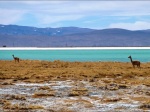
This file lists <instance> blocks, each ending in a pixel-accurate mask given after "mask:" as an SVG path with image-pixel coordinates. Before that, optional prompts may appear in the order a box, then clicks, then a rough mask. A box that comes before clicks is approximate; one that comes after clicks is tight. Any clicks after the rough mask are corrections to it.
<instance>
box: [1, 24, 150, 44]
mask: <svg viewBox="0 0 150 112" xmlns="http://www.w3.org/2000/svg"><path fill="white" fill-rule="evenodd" d="M2 46H6V47H110V46H111V47H141V46H143V47H149V46H150V29H147V30H136V31H130V30H126V29H119V28H111V29H101V30H96V29H89V28H79V27H60V28H36V27H29V26H18V25H0V47H2Z"/></svg>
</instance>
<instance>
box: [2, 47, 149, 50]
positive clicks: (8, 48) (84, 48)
mask: <svg viewBox="0 0 150 112" xmlns="http://www.w3.org/2000/svg"><path fill="white" fill-rule="evenodd" d="M113 49H114V50H117V49H118V50H119V49H141V50H142V49H150V47H0V50H113Z"/></svg>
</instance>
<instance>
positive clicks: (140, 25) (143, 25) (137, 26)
mask: <svg viewBox="0 0 150 112" xmlns="http://www.w3.org/2000/svg"><path fill="white" fill-rule="evenodd" d="M109 28H123V29H129V30H144V29H150V22H143V21H137V22H135V23H113V24H111V25H110V26H109Z"/></svg>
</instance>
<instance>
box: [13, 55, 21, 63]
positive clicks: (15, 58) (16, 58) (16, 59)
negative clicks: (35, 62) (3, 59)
mask: <svg viewBox="0 0 150 112" xmlns="http://www.w3.org/2000/svg"><path fill="white" fill-rule="evenodd" d="M12 56H13V58H14V60H15V62H16V61H18V62H19V60H20V59H19V58H18V57H14V55H12Z"/></svg>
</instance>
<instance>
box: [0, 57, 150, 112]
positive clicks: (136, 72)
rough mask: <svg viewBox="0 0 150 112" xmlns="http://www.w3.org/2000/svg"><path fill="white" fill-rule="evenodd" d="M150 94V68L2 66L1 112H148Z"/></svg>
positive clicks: (122, 65)
mask: <svg viewBox="0 0 150 112" xmlns="http://www.w3.org/2000/svg"><path fill="white" fill-rule="evenodd" d="M149 90H150V63H142V64H141V68H137V67H136V68H133V67H132V64H131V63H130V62H64V61H59V60H56V61H38V60H21V61H20V62H19V63H17V62H16V63H15V61H4V60H1V61H0V111H2V112H7V111H12V112H18V111H19V112H20V111H21V112H22V111H37V112H83V111H88V112H93V111H96V112H97V111H99V110H101V109H103V110H104V111H107V109H108V110H112V111H132V110H135V111H145V110H149V109H150V91H149ZM112 105H113V106H112ZM99 107H101V108H99ZM126 109H127V110H126ZM62 110H64V111H62Z"/></svg>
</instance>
